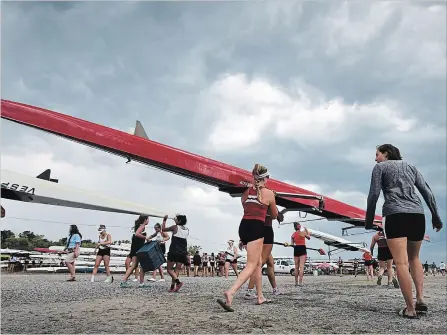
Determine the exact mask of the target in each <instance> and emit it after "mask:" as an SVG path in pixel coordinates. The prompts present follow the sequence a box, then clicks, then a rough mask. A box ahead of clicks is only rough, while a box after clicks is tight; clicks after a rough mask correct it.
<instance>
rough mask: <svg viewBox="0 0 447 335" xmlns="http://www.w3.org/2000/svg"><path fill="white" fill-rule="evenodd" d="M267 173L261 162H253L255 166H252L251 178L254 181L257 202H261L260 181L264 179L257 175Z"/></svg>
mask: <svg viewBox="0 0 447 335" xmlns="http://www.w3.org/2000/svg"><path fill="white" fill-rule="evenodd" d="M265 173H267V168H266V167H264V166H262V165H261V164H255V167H254V168H253V171H252V174H253V179H254V181H255V184H254V186H255V189H256V197H257V199H258V201H259V202H262V197H261V185H260V183H261V181H263V180H264V178H260V177H259V176H260V175H262V174H265Z"/></svg>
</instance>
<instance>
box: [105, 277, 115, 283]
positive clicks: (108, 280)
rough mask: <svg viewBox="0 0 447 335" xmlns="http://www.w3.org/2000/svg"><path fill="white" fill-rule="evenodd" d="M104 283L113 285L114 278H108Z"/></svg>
mask: <svg viewBox="0 0 447 335" xmlns="http://www.w3.org/2000/svg"><path fill="white" fill-rule="evenodd" d="M104 283H113V276H107V278H106V280H104Z"/></svg>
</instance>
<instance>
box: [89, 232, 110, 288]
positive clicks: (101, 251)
mask: <svg viewBox="0 0 447 335" xmlns="http://www.w3.org/2000/svg"><path fill="white" fill-rule="evenodd" d="M98 232H99V238H98V244H97V245H96V248H97V249H98V252H97V253H96V260H95V267H94V268H93V272H92V278H91V279H90V282H92V283H93V282H94V281H95V276H96V273H97V272H98V268H99V266H100V265H101V262H102V261H104V267H105V269H106V274H107V278H106V280H105V283H112V282H113V277H112V276H111V274H110V246H111V245H112V235H110V234H109V233H108V232H107V231H106V226H105V225H103V224H102V225H100V226H99V228H98Z"/></svg>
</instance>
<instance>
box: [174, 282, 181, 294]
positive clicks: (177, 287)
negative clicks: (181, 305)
mask: <svg viewBox="0 0 447 335" xmlns="http://www.w3.org/2000/svg"><path fill="white" fill-rule="evenodd" d="M182 286H183V283H182V282H180V284H177V286H176V287H175V289H174V292H178V291H179V290H180V289H181V288H182Z"/></svg>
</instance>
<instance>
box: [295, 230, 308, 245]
mask: <svg viewBox="0 0 447 335" xmlns="http://www.w3.org/2000/svg"><path fill="white" fill-rule="evenodd" d="M292 238H293V242H294V243H295V245H306V238H305V237H304V236H300V232H299V231H296V232H294V233H293V234H292Z"/></svg>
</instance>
